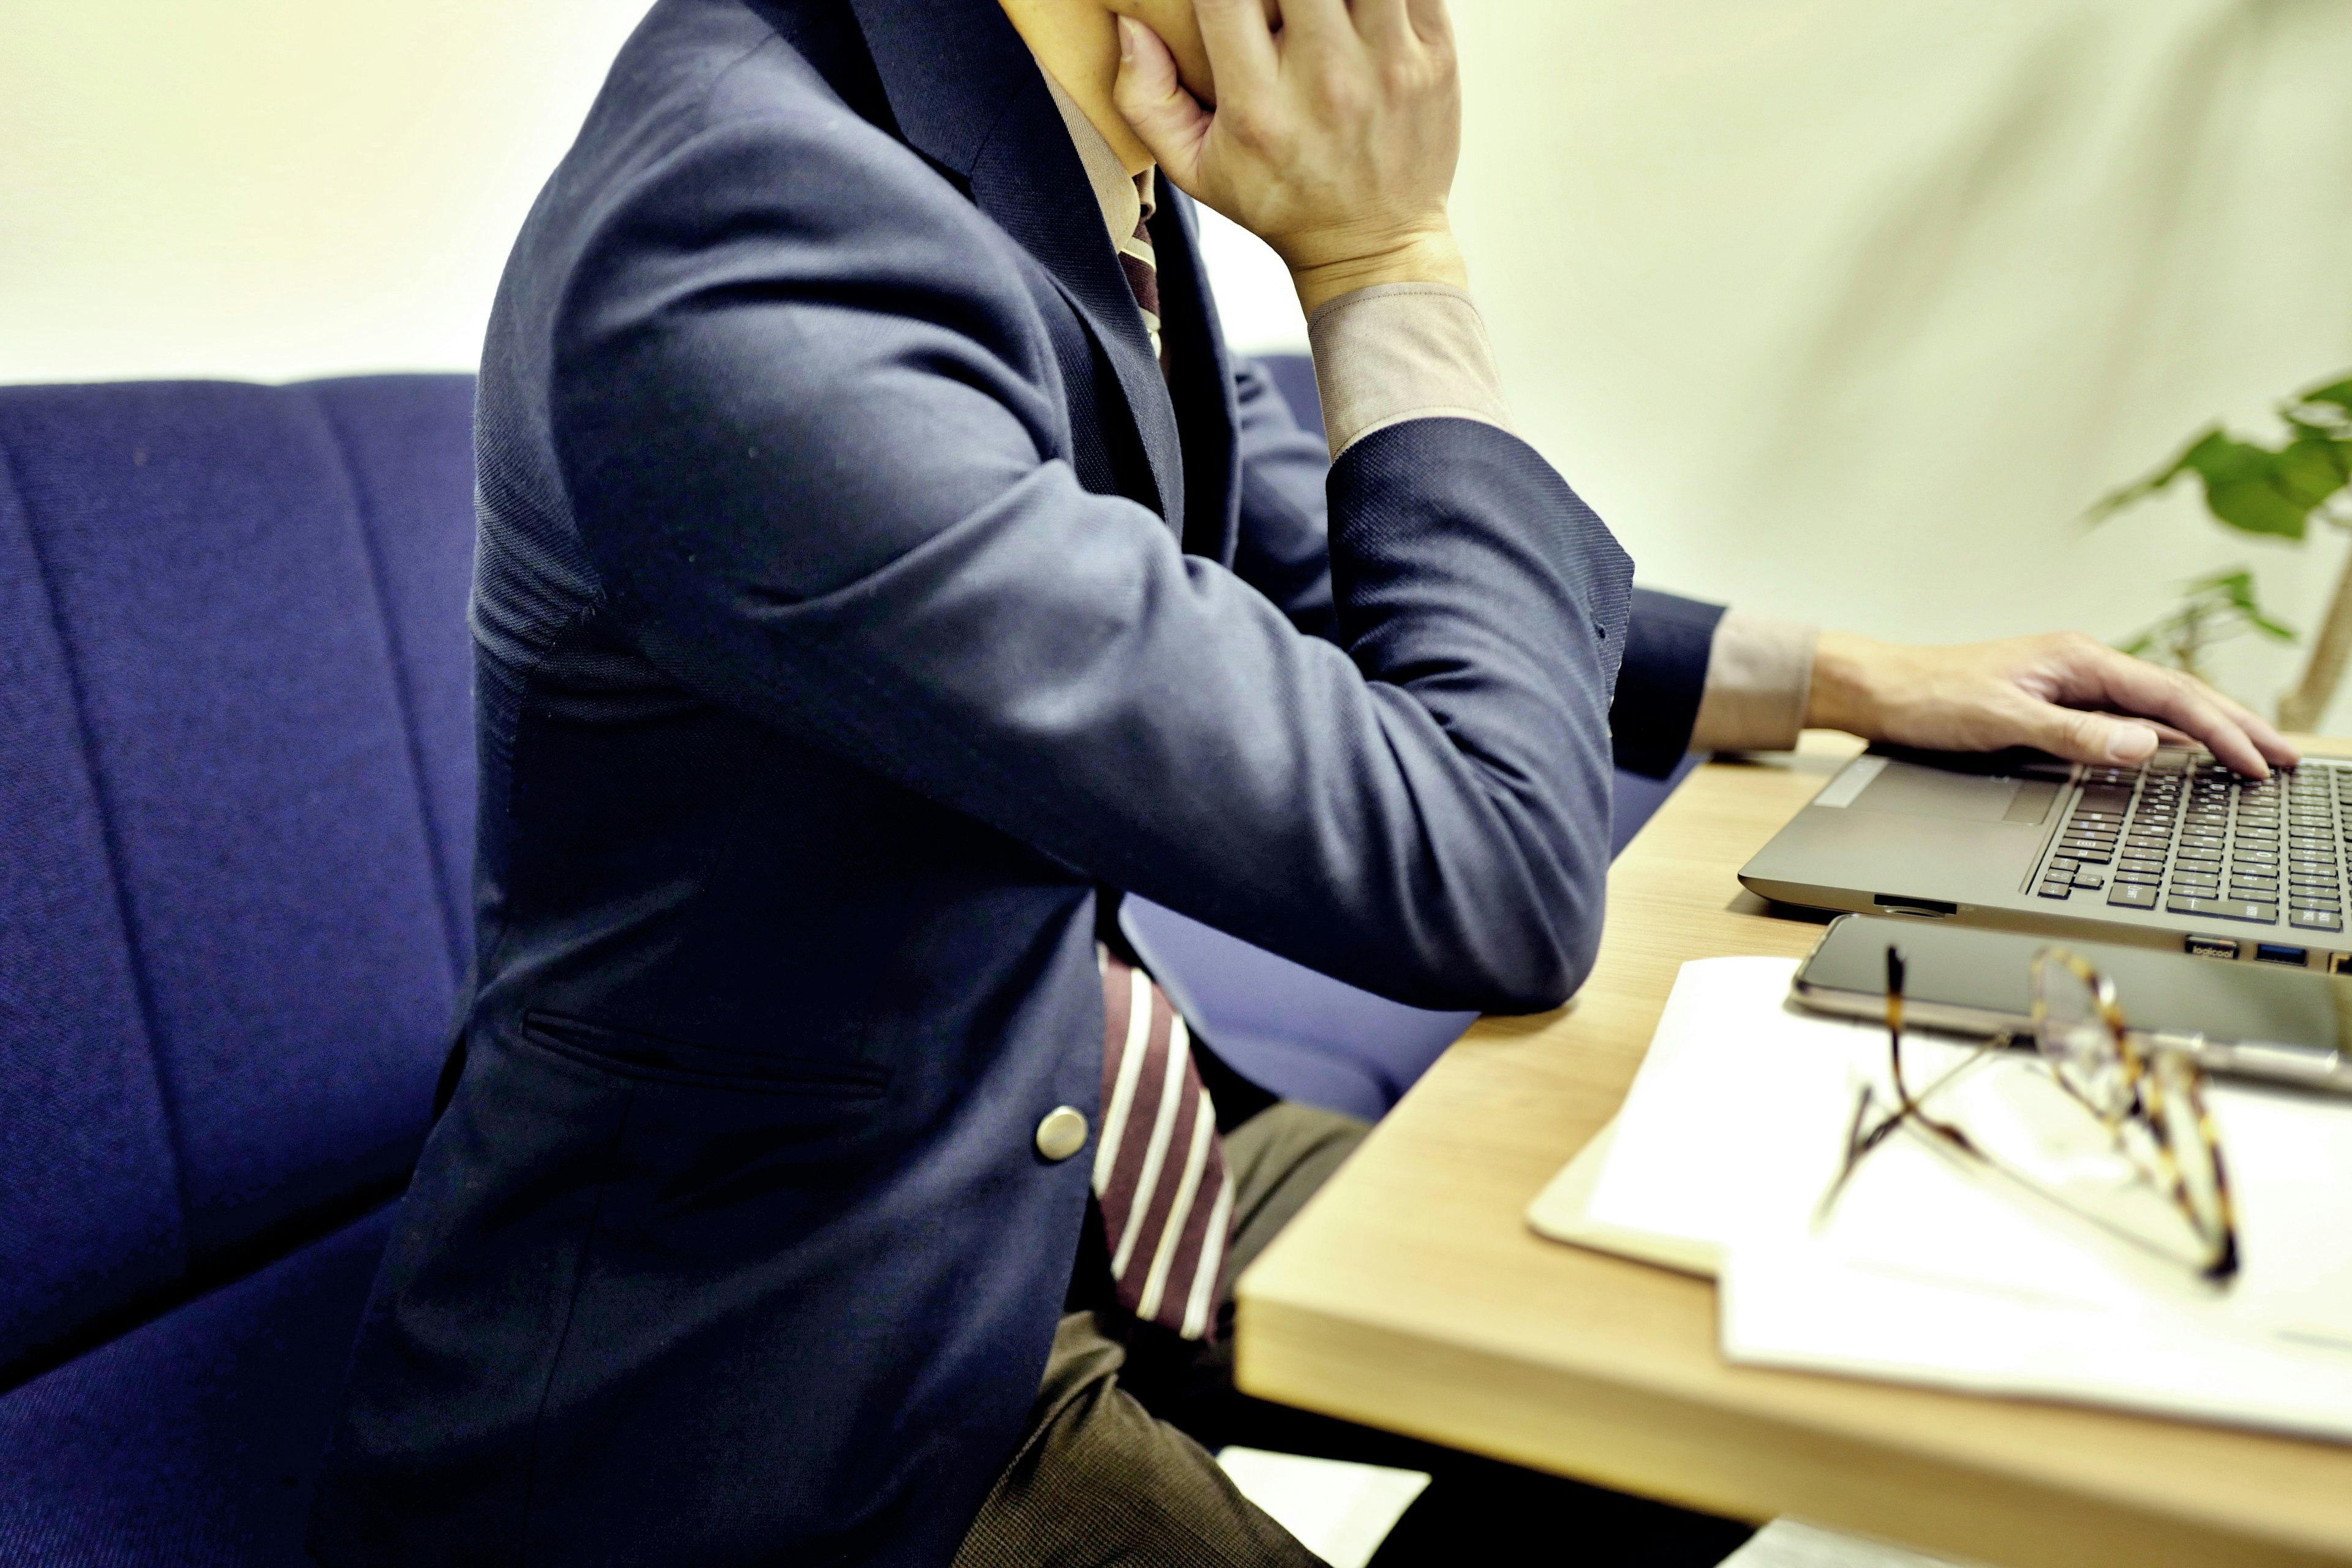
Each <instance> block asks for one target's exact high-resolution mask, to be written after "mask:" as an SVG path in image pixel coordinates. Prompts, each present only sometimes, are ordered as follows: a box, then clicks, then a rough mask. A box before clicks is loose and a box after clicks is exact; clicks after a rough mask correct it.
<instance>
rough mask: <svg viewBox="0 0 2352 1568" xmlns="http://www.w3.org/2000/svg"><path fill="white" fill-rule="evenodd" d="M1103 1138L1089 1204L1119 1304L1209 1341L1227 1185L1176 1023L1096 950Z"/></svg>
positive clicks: (1212, 1115)
mask: <svg viewBox="0 0 2352 1568" xmlns="http://www.w3.org/2000/svg"><path fill="white" fill-rule="evenodd" d="M1096 955H1097V958H1098V959H1099V960H1100V962H1101V964H1102V977H1103V1068H1102V1105H1103V1111H1102V1138H1101V1141H1100V1142H1097V1144H1096V1145H1095V1179H1094V1185H1095V1200H1096V1207H1097V1209H1099V1210H1100V1211H1101V1214H1102V1223H1103V1242H1104V1244H1105V1246H1106V1247H1108V1249H1109V1252H1110V1273H1111V1284H1112V1288H1113V1290H1114V1292H1115V1293H1116V1294H1117V1296H1118V1303H1119V1305H1120V1306H1122V1307H1125V1308H1126V1309H1127V1310H1129V1311H1130V1312H1133V1313H1134V1314H1135V1315H1136V1316H1137V1317H1139V1318H1141V1319H1143V1320H1145V1321H1148V1322H1154V1323H1158V1324H1160V1326H1161V1327H1162V1328H1166V1329H1171V1330H1173V1331H1175V1332H1177V1333H1178V1334H1180V1335H1181V1336H1182V1337H1184V1338H1185V1339H1188V1340H1201V1339H1208V1338H1211V1337H1212V1331H1213V1329H1214V1327H1215V1322H1216V1310H1217V1300H1218V1296H1219V1294H1220V1291H1219V1286H1220V1284H1221V1283H1222V1276H1223V1273H1224V1266H1225V1242H1226V1239H1227V1232H1228V1227H1229V1226H1231V1225H1232V1223H1233V1212H1234V1189H1233V1183H1232V1181H1231V1180H1230V1178H1229V1177H1228V1176H1227V1174H1226V1172H1225V1150H1224V1144H1223V1142H1222V1141H1221V1140H1220V1139H1219V1138H1218V1137H1217V1113H1216V1108H1215V1107H1214V1106H1213V1105H1212V1104H1211V1103H1210V1102H1209V1090H1208V1087H1207V1086H1206V1085H1205V1084H1203V1083H1202V1081H1201V1071H1200V1068H1199V1067H1198V1066H1197V1065H1195V1064H1194V1062H1193V1060H1192V1036H1191V1034H1190V1033H1189V1032H1188V1031H1187V1030H1186V1029H1185V1027H1184V1020H1183V1019H1182V1018H1181V1017H1180V1016H1177V1012H1176V1009H1175V1008H1174V1007H1172V1006H1171V1005H1169V1002H1168V997H1167V994H1165V993H1164V992H1162V991H1161V990H1160V987H1159V986H1157V985H1155V984H1152V983H1151V977H1150V975H1148V974H1145V973H1143V972H1142V971H1140V970H1139V969H1136V968H1134V967H1132V966H1131V965H1129V963H1126V962H1125V961H1123V960H1121V959H1120V958H1119V957H1118V956H1117V955H1116V954H1114V953H1113V952H1110V950H1109V949H1108V948H1097V950H1096Z"/></svg>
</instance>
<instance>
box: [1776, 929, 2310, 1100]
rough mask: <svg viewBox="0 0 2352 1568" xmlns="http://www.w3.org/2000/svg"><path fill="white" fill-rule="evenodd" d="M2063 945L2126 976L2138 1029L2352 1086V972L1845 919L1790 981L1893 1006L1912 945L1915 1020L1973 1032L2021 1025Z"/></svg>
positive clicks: (1909, 983)
mask: <svg viewBox="0 0 2352 1568" xmlns="http://www.w3.org/2000/svg"><path fill="white" fill-rule="evenodd" d="M2053 942H2057V943H2058V944H2059V945H2063V946H2064V947H2065V948H2067V950H2068V951H2070V952H2077V953H2080V954H2081V955H2082V956H2083V957H2084V958H2085V959H2087V960H2089V961H2090V963H2092V965H2093V966H2094V967H2095V968H2097V969H2099V970H2101V971H2102V972H2104V973H2105V974H2106V976H2107V978H2108V979H2109V980H2111V981H2113V982H2114V983H2115V987H2116V1000H2117V1002H2118V1003H2120V1004H2121V1005H2122V1007H2123V1014H2124V1019H2125V1022H2126V1024H2127V1025H2128V1026H2131V1027H2132V1028H2134V1029H2140V1030H2145V1031H2147V1033H2148V1034H2149V1035H2151V1036H2153V1037H2156V1038H2157V1039H2158V1042H2159V1043H2168V1044H2176V1045H2179V1046H2180V1047H2182V1048H2184V1049H2187V1050H2189V1052H2191V1053H2192V1054H2193V1055H2194V1056H2196V1058H2198V1059H2199V1060H2200V1062H2202V1063H2203V1064H2204V1065H2205V1067H2206V1068H2208V1069H2209V1070H2211V1071H2214V1072H2221V1073H2229V1074H2233V1075H2235V1076H2238V1077H2242V1078H2252V1079H2265V1080H2268V1081H2272V1082H2278V1083H2286V1084H2293V1085H2296V1086H2300V1087H2304V1088H2313V1089H2331V1090H2334V1091H2336V1092H2339V1093H2344V1094H2352V1059H2347V1058H2352V979H2347V978H2345V977H2342V976H2337V975H2330V974H2323V973H2319V972H2318V971H2316V970H2312V969H2305V968H2299V967H2292V968H2291V967H2287V966H2284V965H2273V964H2265V963H2227V964H2223V963H2210V962H2208V961H2206V960H2203V959H2199V958H2191V957H2189V956H2186V955H2184V954H2181V953H2177V952H2161V951H2158V950H2156V949H2151V948H2146V947H2134V946H2125V945H2121V944H2116V943H2107V942H2064V941H2063V939H2055V938H2052V937H2049V936H2041V935H2032V934H2028V933H2026V932H2022V931H1990V930H1985V929H1982V928H1976V927H1969V926H1958V925H1948V924H1942V923H1931V922H1927V921H1916V920H1905V919H1902V918H1899V917H1892V916H1877V915H1845V916H1842V917H1840V918H1839V919H1838V920H1836V921H1832V923H1831V925H1830V927H1829V930H1828V931H1826V932H1825V933H1824V934H1823V935H1822V942H1821V945H1820V946H1818V947H1816V948H1815V949H1814V950H1813V952H1812V956H1811V957H1810V958H1808V959H1806V960H1805V962H1804V964H1803V966H1802V967H1801V968H1800V969H1799V970H1798V971H1797V978H1796V982H1795V984H1794V985H1793V987H1792V988H1791V989H1792V991H1793V994H1795V996H1796V999H1797V1000H1798V1002H1800V1003H1801V1004H1802V1005H1805V1006H1807V1007H1810V1008H1812V1009H1814V1010H1815V1011H1818V1012H1823V1013H1832V1014H1837V1015H1840V1016H1846V1017H1855V1018H1875V1017H1879V1016H1883V1015H1884V1014H1885V1010H1886V991H1885V984H1886V949H1887V948H1888V946H1889V945H1890V944H1891V945H1893V946H1896V947H1899V948H1901V949H1902V950H1903V957H1904V962H1905V964H1906V969H1907V974H1906V980H1905V984H1904V991H1905V998H1904V1007H1905V1011H1906V1016H1907V1017H1908V1019H1909V1021H1910V1022H1911V1023H1913V1024H1916V1025H1919V1026H1925V1027H1927V1028H1935V1029H1948V1030H1952V1031H1954V1032H1956V1033H1960V1034H1970V1035H1990V1034H1993V1033H1996V1032H1998V1031H1999V1030H2001V1029H2018V1030H2022V1029H2023V1028H2024V1027H2025V1026H2027V1025H2028V1024H2029V1023H2030V1022H2031V1016H2030V1008H2029V1003H2028V998H2027V984H2028V982H2027V973H2028V971H2029V969H2030V967H2031V966H2032V962H2033V956H2034V954H2036V953H2037V952H2041V951H2042V949H2043V948H2045V947H2049V946H2051V945H2053Z"/></svg>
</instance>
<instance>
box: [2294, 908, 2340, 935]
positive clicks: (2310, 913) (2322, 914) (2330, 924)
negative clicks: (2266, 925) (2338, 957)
mask: <svg viewBox="0 0 2352 1568" xmlns="http://www.w3.org/2000/svg"><path fill="white" fill-rule="evenodd" d="M2287 919H2288V920H2290V921H2293V922H2294V924H2296V925H2299V926H2301V927H2302V928H2303V929H2304V930H2305V931H2342V930H2343V929H2344V917H2343V916H2342V915H2340V914H2338V913H2336V912H2335V911H2334V910H2295V911H2294V913H2293V914H2291V915H2289V916H2288V917H2287Z"/></svg>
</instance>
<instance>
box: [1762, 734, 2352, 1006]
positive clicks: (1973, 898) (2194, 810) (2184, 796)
mask: <svg viewBox="0 0 2352 1568" xmlns="http://www.w3.org/2000/svg"><path fill="white" fill-rule="evenodd" d="M2347 847H2352V766H2347V765H2344V764H2341V763H2331V762H2325V761H2308V762H2305V763H2304V764H2303V765H2302V766H2301V767H2298V768H2295V769H2293V770H2289V771H2283V772H2281V773H2278V774H2276V775H2274V776H2273V777H2272V778H2270V779H2267V780H2262V781H2255V780H2251V779H2243V778H2240V777H2239V776H2238V775H2237V774H2235V773H2231V772H2229V770H2227V769H2226V768H2223V767H2221V765H2220V764H2219V763H2215V762H2214V761H2213V760H2212V758H2211V757H2210V755H2207V754H2206V753H2203V752H2188V751H2182V750H2178V749H2172V748H2167V749H2164V750H2160V751H2158V752H2157V753H2156V754H2155V755H2154V756H2153V757H2152V758H2150V759H2149V761H2148V762H2147V763H2146V764H2145V765H2144V766H2140V767H2130V768H2086V767H2079V766H2076V765H2074V764H2072V763H2062V762H2058V761H2057V760H2055V759H2053V758H2050V757H2047V756H2043V755H2042V754H2041V753H2038V752H2000V753H1995V754H1993V755H1991V756H1987V757H1958V756H1943V755H1938V754H1929V753H1923V752H1903V751H1899V750H1887V749H1874V750H1873V751H1872V752H1868V753H1866V754H1864V755H1863V756H1860V757H1857V758H1855V759H1854V760H1853V762H1852V763H1848V764H1847V765H1846V767H1845V768H1844V769H1843V771H1841V772H1840V773H1838V774H1837V776H1836V777H1835V778H1833V779H1832V780H1831V781H1830V783H1829V784H1828V785H1827V786H1826V787H1824V788H1823V789H1822V792H1821V794H1820V795H1818V796H1816V797H1815V799H1814V800H1813V802H1812V804H1811V805H1808V806H1806V807H1805V808H1804V809H1803V810H1802V811H1800V812H1799V813H1798V814H1797V815H1796V816H1795V817H1794V818H1793V819H1791V820H1790V823H1789V825H1788V826H1786V827H1785V828H1783V829H1782V830H1781V831H1780V833H1779V834H1778V835H1777V836H1776V837H1774V838H1773V839H1772V841H1771V842H1770V843H1769V844H1767V845H1766V846H1765V847H1763V849H1762V850H1760V851H1759V853H1758V854H1757V856H1756V858H1754V859H1752V860H1750V861H1749V862H1748V864H1747V865H1746V866H1745V867H1743V868H1741V869H1740V873H1739V879H1740V881H1741V882H1743V883H1745V884H1746V885H1747V886H1748V888H1749V889H1751V890H1753V891H1755V892H1757V893H1759V894H1760V895H1762V896H1763V897H1765V898H1768V899H1773V900H1780V901H1781V902H1784V903H1793V904H1802V905H1806V906H1808V907H1811V908H1814V909H1825V910H1856V911H1860V912H1864V913H1870V912H1879V913H1887V912H1894V913H1901V914H1910V915H1918V916H1923V917H1932V918H1940V919H1948V920H1956V921H1965V922H1968V923H1972V924H1979V925H1990V926H1999V927H2004V928H2006V929H2010V930H2014V931H2035V932H2042V933H2046V934H2051V935H2073V936H2074V937H2076V938H2077V939H2081V940H2092V939H2095V940H2100V941H2105V942H2138V943H2143V944H2147V945H2153V946H2162V947H2168V948H2170V949H2171V950H2173V951H2175V952H2179V951H2181V950H2182V949H2184V948H2185V949H2186V950H2187V951H2189V952H2195V953H2199V954H2200V955H2202V956H2205V957H2209V958H2226V959H2237V960H2242V961H2246V962H2254V961H2263V962H2269V963H2285V964H2293V965H2296V966H2299V967H2311V968H2318V969H2325V970H2330V971H2335V970H2342V969H2345V968H2346V967H2347V965H2352V940H2347V933H2346V929H2345V923H2344V895H2345V880H2344V871H2345V861H2346V858H2347Z"/></svg>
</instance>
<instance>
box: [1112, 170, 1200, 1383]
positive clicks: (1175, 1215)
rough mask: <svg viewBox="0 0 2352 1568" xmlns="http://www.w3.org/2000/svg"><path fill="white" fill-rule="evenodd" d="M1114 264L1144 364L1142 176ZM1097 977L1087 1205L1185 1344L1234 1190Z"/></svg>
mask: <svg viewBox="0 0 2352 1568" xmlns="http://www.w3.org/2000/svg"><path fill="white" fill-rule="evenodd" d="M1135 190H1136V195H1139V196H1140V197H1141V198H1142V199H1143V207H1142V212H1141V216H1139V217H1138V218H1137V219H1136V223H1135V234H1134V236H1133V237H1131V238H1129V239H1125V240H1122V241H1120V242H1119V247H1118V264H1119V268H1120V269H1121V270H1122V271H1124V272H1125V273H1126V274H1127V286H1128V288H1129V289H1131V290H1132V291H1133V292H1134V294H1135V304H1136V309H1138V310H1140V311H1142V312H1143V329H1144V331H1146V332H1147V333H1149V334H1150V339H1151V353H1152V357H1153V358H1155V359H1158V360H1159V361H1160V371H1161V373H1162V374H1166V371H1167V368H1168V361H1167V355H1166V353H1165V352H1164V351H1163V349H1162V348H1161V346H1160V258H1159V255H1158V253H1157V252H1156V251H1155V250H1154V249H1153V248H1152V244H1151V230H1150V227H1149V225H1150V222H1151V213H1152V208H1153V206H1154V205H1155V204H1154V202H1153V201H1152V199H1151V197H1152V189H1151V176H1150V174H1139V175H1138V176H1136V181H1135ZM1096 952H1097V957H1098V958H1099V959H1100V961H1101V963H1102V976H1103V1068H1102V1106H1103V1110H1102V1137H1101V1139H1100V1141H1099V1142H1097V1143H1096V1145H1095V1206H1096V1207H1097V1209H1098V1210H1099V1211H1101V1214H1102V1222H1103V1241H1104V1244H1105V1246H1106V1247H1108V1249H1109V1252H1110V1273H1111V1286H1112V1289H1113V1292H1114V1293H1115V1294H1116V1295H1117V1296H1118V1303H1119V1305H1120V1306H1122V1307H1125V1308H1126V1309H1127V1310H1129V1311H1130V1312H1133V1313H1134V1314H1135V1315H1136V1316H1137V1317H1139V1318H1141V1319H1143V1320H1145V1321H1148V1322H1154V1323H1158V1324H1160V1326H1161V1327H1163V1328H1168V1329H1172V1330H1174V1331H1176V1332H1177V1333H1179V1334H1181V1335H1182V1336H1183V1337H1184V1338H1185V1339H1188V1340H1205V1339H1209V1338H1211V1337H1213V1332H1212V1331H1213V1330H1214V1328H1215V1326H1216V1312H1217V1301H1218V1299H1219V1296H1220V1295H1221V1293H1222V1286H1223V1275H1224V1268H1225V1243H1226V1240H1227V1237H1228V1230H1229V1227H1230V1226H1231V1225H1232V1223H1233V1214H1234V1189H1233V1183H1232V1181H1231V1179H1230V1178H1229V1177H1228V1176H1227V1174H1226V1172H1225V1150H1224V1145H1223V1142H1220V1141H1219V1139H1218V1137H1217V1112H1216V1108H1215V1107H1214V1106H1213V1105H1212V1104H1211V1103H1210V1102H1209V1090H1208V1086H1207V1085H1205V1084H1203V1083H1202V1081H1201V1070H1200V1068H1198V1067H1197V1066H1196V1065H1195V1064H1194V1063H1193V1060H1192V1036H1191V1034H1190V1032H1188V1031H1187V1030H1186V1029H1185V1027H1184V1020H1183V1019H1182V1018H1181V1017H1180V1016H1177V1012H1176V1009H1175V1008H1174V1007H1172V1006H1171V1005H1169V1001H1168V997H1167V994H1166V993H1164V992H1162V991H1161V990H1160V987H1159V986H1157V985H1155V984H1152V983H1151V977H1150V975H1148V974H1146V973H1143V972H1142V971H1140V970H1139V969H1136V968H1135V967H1133V966H1132V965H1130V964H1129V963H1127V962H1126V961H1125V960H1123V959H1121V958H1119V957H1118V955H1117V954H1115V953H1113V952H1110V950H1109V949H1108V948H1097V950H1096Z"/></svg>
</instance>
